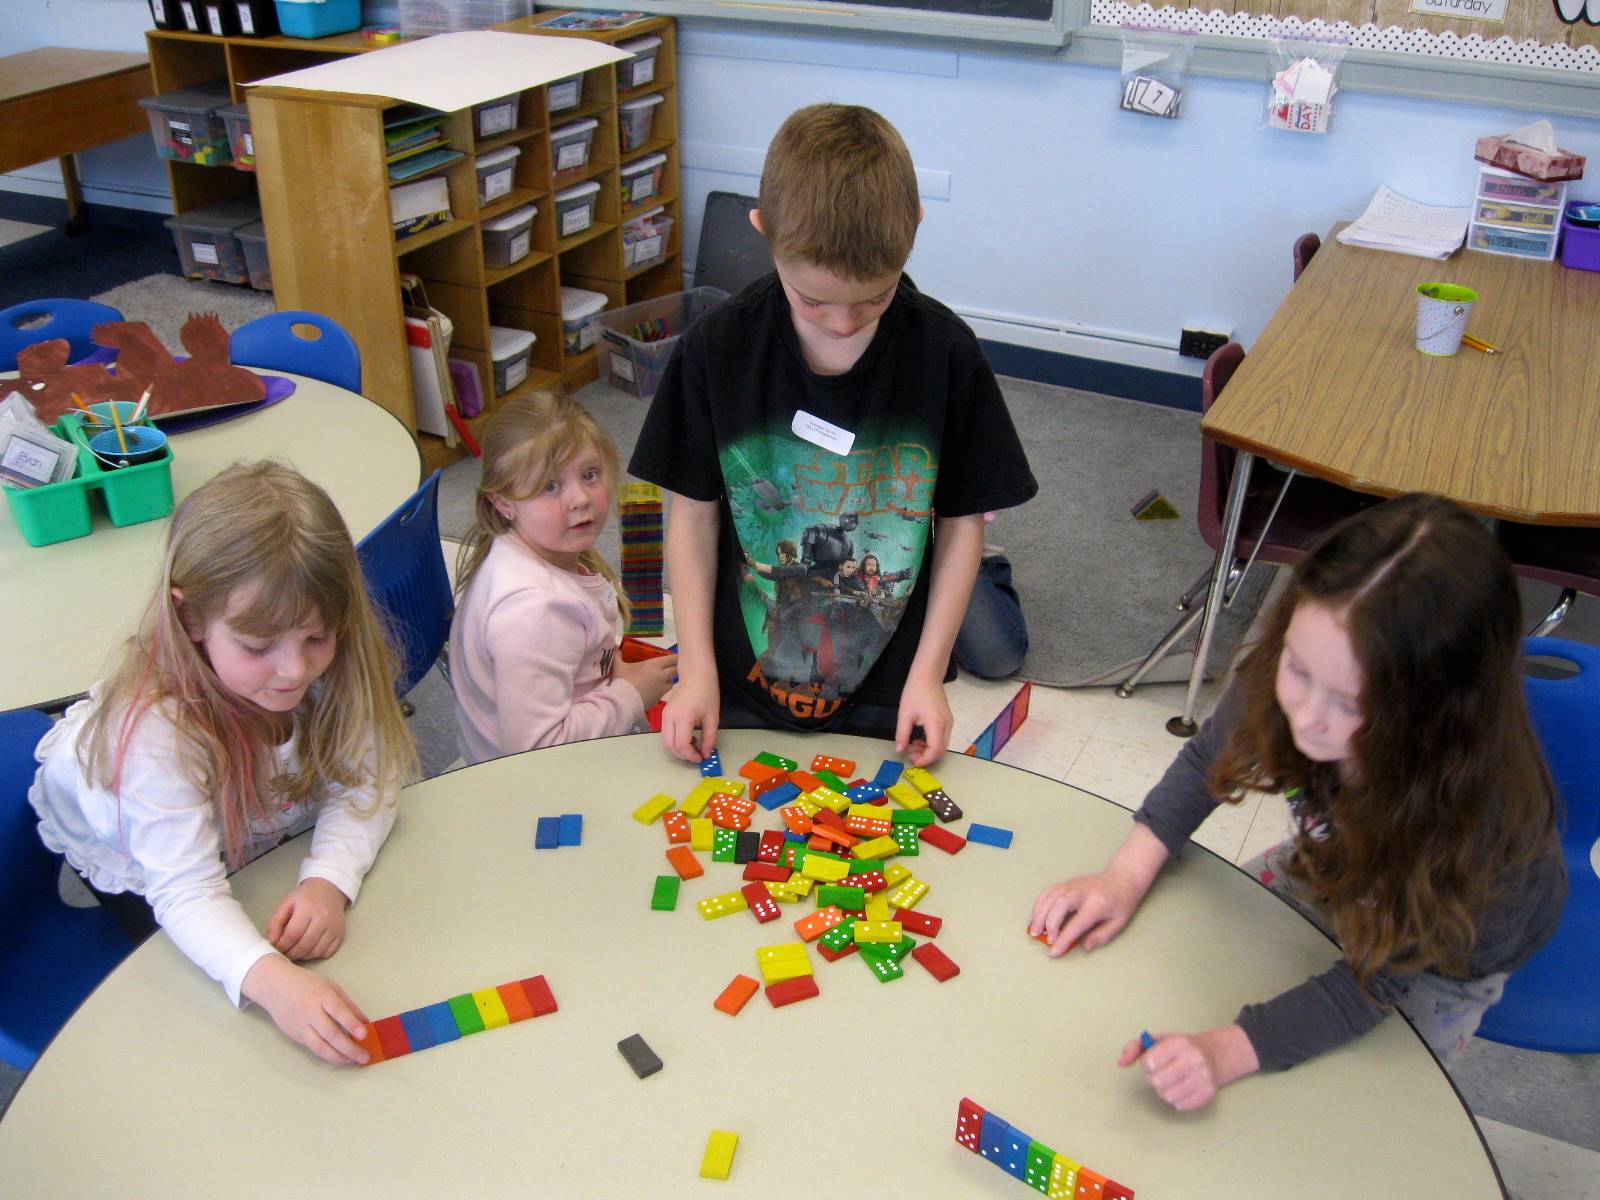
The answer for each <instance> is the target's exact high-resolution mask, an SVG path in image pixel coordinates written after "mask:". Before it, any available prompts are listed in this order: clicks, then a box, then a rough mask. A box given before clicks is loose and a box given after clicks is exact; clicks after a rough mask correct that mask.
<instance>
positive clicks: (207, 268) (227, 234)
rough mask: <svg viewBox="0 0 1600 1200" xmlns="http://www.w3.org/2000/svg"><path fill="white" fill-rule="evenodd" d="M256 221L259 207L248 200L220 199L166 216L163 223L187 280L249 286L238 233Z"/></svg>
mask: <svg viewBox="0 0 1600 1200" xmlns="http://www.w3.org/2000/svg"><path fill="white" fill-rule="evenodd" d="M260 219H261V205H260V204H258V203H257V202H256V201H255V200H254V199H253V198H252V199H248V200H224V201H223V202H222V203H220V204H211V205H207V206H206V207H205V208H196V209H192V210H191V211H189V212H186V213H179V214H178V215H177V216H175V217H168V218H167V219H166V221H165V222H163V223H164V224H165V225H166V227H167V228H168V229H170V230H172V234H173V237H174V238H175V239H176V240H177V243H178V258H179V260H180V261H181V262H182V263H183V273H184V274H185V275H187V276H188V277H189V278H190V279H218V280H221V281H223V282H224V283H249V282H250V267H249V265H248V264H247V263H246V262H245V258H244V247H243V246H242V245H240V243H239V238H238V231H239V230H240V229H242V228H243V227H244V226H246V225H249V224H250V223H251V222H252V221H259V220H260Z"/></svg>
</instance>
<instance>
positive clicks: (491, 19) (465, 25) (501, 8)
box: [400, 0, 533, 38]
mask: <svg viewBox="0 0 1600 1200" xmlns="http://www.w3.org/2000/svg"><path fill="white" fill-rule="evenodd" d="M532 15H533V0H400V32H401V34H402V35H403V36H405V37H408V38H412V37H426V36H427V35H428V34H431V33H458V32H460V31H461V30H463V29H487V28H489V26H491V25H498V24H500V23H501V22H502V21H515V20H516V19H517V18H518V17H531V16H532Z"/></svg>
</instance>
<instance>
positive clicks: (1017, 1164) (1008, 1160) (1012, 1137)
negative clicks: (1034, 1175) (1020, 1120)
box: [995, 1125, 1033, 1183]
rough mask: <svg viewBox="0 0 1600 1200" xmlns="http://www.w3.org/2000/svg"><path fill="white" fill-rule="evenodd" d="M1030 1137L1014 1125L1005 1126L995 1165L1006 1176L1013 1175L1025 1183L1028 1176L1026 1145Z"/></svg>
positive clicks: (1030, 1139)
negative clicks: (998, 1156)
mask: <svg viewBox="0 0 1600 1200" xmlns="http://www.w3.org/2000/svg"><path fill="white" fill-rule="evenodd" d="M1031 1141H1033V1139H1032V1138H1031V1137H1029V1136H1028V1135H1027V1134H1025V1133H1023V1132H1022V1130H1020V1129H1018V1128H1017V1127H1016V1126H1015V1125H1007V1126H1006V1133H1005V1138H1004V1139H1003V1141H1002V1144H1001V1150H1000V1158H999V1161H998V1162H997V1163H996V1164H995V1165H996V1166H998V1167H999V1168H1000V1169H1001V1170H1002V1171H1004V1172H1005V1173H1006V1174H1007V1175H1015V1176H1016V1177H1017V1178H1018V1179H1020V1180H1022V1181H1023V1182H1024V1183H1026V1182H1027V1181H1028V1180H1027V1175H1028V1143H1029V1142H1031Z"/></svg>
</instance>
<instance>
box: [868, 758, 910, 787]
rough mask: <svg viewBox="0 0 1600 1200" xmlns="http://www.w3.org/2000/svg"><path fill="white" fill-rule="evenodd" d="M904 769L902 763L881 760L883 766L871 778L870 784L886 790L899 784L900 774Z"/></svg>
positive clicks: (887, 759)
mask: <svg viewBox="0 0 1600 1200" xmlns="http://www.w3.org/2000/svg"><path fill="white" fill-rule="evenodd" d="M905 769H906V767H905V764H904V763H897V762H895V761H894V760H893V759H889V758H886V759H884V760H883V765H882V766H880V767H879V768H878V773H877V774H876V775H874V776H873V777H872V782H873V783H875V784H877V785H878V786H879V787H881V788H884V789H886V790H887V789H888V788H890V787H892V786H893V785H894V784H897V783H899V782H900V772H901V771H904V770H905Z"/></svg>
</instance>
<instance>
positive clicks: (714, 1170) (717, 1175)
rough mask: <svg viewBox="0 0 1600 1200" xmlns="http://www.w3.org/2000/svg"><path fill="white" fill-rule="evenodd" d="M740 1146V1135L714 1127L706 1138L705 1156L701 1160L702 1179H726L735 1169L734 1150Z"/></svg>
mask: <svg viewBox="0 0 1600 1200" xmlns="http://www.w3.org/2000/svg"><path fill="white" fill-rule="evenodd" d="M738 1148H739V1135H738V1134H737V1133H729V1132H728V1131H727V1130H725V1129H713V1130H712V1131H711V1136H710V1138H708V1139H707V1140H706V1153H705V1157H704V1158H702V1159H701V1160H700V1177H701V1178H702V1179H726V1178H727V1177H728V1172H730V1171H732V1170H733V1152H734V1151H735V1150H737V1149H738Z"/></svg>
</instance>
